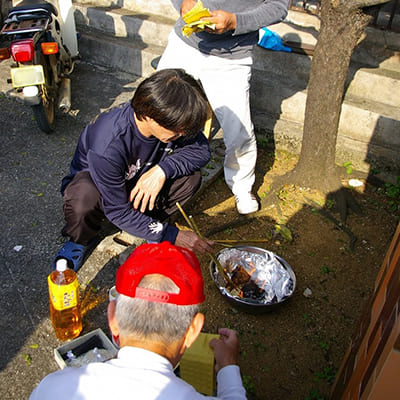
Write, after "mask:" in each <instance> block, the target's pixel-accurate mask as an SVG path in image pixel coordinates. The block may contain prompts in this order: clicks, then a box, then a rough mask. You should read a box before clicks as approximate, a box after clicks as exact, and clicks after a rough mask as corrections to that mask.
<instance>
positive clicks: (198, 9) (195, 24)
mask: <svg viewBox="0 0 400 400" xmlns="http://www.w3.org/2000/svg"><path fill="white" fill-rule="evenodd" d="M210 16H211V14H210V10H209V9H208V8H204V6H203V3H202V1H201V0H199V1H198V2H197V3H196V5H195V6H194V7H193V8H192V9H191V10H190V11H188V12H187V13H186V14H185V15H184V16H183V17H182V18H183V20H184V21H185V22H186V25H185V26H184V27H183V28H182V32H183V34H184V35H185V36H190V35H191V34H192V33H193V32H199V31H201V30H203V29H204V28H206V27H207V28H211V29H215V24H210V23H209V22H207V21H206V20H203V21H200V18H203V17H210Z"/></svg>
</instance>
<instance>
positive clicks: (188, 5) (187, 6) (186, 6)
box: [181, 0, 197, 17]
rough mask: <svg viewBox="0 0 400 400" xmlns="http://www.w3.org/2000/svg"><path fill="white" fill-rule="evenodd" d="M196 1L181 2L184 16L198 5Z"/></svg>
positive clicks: (186, 0)
mask: <svg viewBox="0 0 400 400" xmlns="http://www.w3.org/2000/svg"><path fill="white" fill-rule="evenodd" d="M196 3H197V1H196V0H183V1H182V4H181V16H182V17H183V16H184V15H185V14H187V13H188V12H189V11H190V10H191V9H192V8H193V7H194V6H195V5H196Z"/></svg>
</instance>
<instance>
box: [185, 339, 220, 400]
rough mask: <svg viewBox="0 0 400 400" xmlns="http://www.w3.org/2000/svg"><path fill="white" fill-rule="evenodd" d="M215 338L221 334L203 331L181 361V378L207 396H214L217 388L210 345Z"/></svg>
mask: <svg viewBox="0 0 400 400" xmlns="http://www.w3.org/2000/svg"><path fill="white" fill-rule="evenodd" d="M213 338H217V339H219V335H216V334H212V333H203V332H201V333H200V335H199V337H198V338H197V339H196V341H195V342H194V343H193V344H192V346H190V347H189V348H188V349H186V351H185V353H184V355H183V357H182V358H181V361H180V375H181V378H182V379H183V380H185V381H186V382H187V383H190V384H191V385H192V386H193V387H194V388H195V389H196V390H197V391H198V392H200V393H202V394H205V395H207V396H212V395H213V392H214V388H215V372H214V352H213V350H212V349H211V347H210V346H209V345H208V343H209V342H210V340H211V339H213Z"/></svg>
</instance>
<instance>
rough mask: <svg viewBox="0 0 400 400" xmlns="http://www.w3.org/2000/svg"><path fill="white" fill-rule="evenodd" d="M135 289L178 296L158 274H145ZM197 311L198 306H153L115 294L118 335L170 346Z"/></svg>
mask: <svg viewBox="0 0 400 400" xmlns="http://www.w3.org/2000/svg"><path fill="white" fill-rule="evenodd" d="M138 286H139V287H143V288H147V289H154V290H161V291H165V292H169V293H179V288H178V287H177V286H176V285H175V283H174V282H173V281H172V280H171V279H170V278H167V277H165V276H162V275H159V274H151V275H146V276H145V277H144V278H143V279H142V280H141V282H140V284H139V285H138ZM199 310H200V305H199V304H197V305H190V306H178V305H175V304H167V303H155V302H149V301H147V300H142V299H134V298H131V297H128V296H125V295H122V294H119V293H117V297H116V311H115V317H116V320H117V322H118V327H119V331H120V335H121V336H124V337H129V336H132V337H135V338H136V339H141V340H156V341H160V342H163V343H165V344H171V343H173V342H175V341H177V340H180V339H181V338H183V336H184V335H185V333H186V331H187V328H188V327H189V325H190V323H191V322H192V320H193V318H194V316H195V315H196V314H197V313H198V312H199Z"/></svg>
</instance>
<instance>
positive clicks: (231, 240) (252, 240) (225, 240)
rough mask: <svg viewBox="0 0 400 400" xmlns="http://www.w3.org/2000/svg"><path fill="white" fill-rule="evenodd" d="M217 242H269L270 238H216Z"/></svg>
mask: <svg viewBox="0 0 400 400" xmlns="http://www.w3.org/2000/svg"><path fill="white" fill-rule="evenodd" d="M214 242H215V243H218V244H224V243H229V244H246V243H268V242H269V239H249V240H244V239H239V240H236V239H216V240H214Z"/></svg>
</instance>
